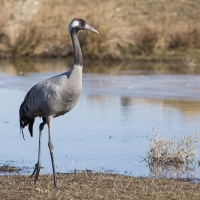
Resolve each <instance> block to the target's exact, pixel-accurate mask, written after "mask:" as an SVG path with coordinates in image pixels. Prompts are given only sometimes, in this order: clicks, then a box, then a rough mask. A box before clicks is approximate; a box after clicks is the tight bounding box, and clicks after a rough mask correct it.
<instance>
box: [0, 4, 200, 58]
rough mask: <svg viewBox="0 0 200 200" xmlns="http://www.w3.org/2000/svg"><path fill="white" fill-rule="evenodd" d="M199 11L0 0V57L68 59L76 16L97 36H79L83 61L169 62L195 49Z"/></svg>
mask: <svg viewBox="0 0 200 200" xmlns="http://www.w3.org/2000/svg"><path fill="white" fill-rule="evenodd" d="M199 10H200V4H199V1H198V0H194V1H189V2H188V1H186V0H182V1H175V2H174V1H173V0H168V1H164V0H147V1H140V0H127V1H125V2H122V1H119V0H116V1H114V0H109V1H105V0H95V1H86V0H77V1H72V0H68V1H66V0H49V1H47V0H40V1H37V0H10V1H3V0H0V11H1V12H0V57H22V56H29V57H38V56H40V57H66V56H70V55H72V53H73V50H72V46H71V41H70V37H69V34H68V30H67V28H68V24H69V23H70V21H71V20H72V19H73V18H74V17H81V18H83V19H85V20H86V21H87V22H88V24H90V25H91V26H93V27H94V28H95V29H97V30H98V31H99V32H100V35H95V34H90V33H86V32H83V33H81V34H80V40H81V44H82V46H83V53H84V57H86V58H92V59H124V58H133V57H137V56H138V55H139V56H141V55H142V56H149V55H154V57H155V56H156V57H157V55H159V56H161V57H162V56H163V54H167V55H168V56H169V57H172V58H173V56H174V54H176V52H180V51H186V50H187V51H188V50H189V51H191V50H194V49H195V50H196V49H198V50H199V48H200V26H199V17H200V12H199ZM77 13H78V14H77ZM86 34H90V35H89V36H88V35H87V36H86ZM160 52H163V53H160ZM199 52H200V51H199ZM186 53H187V54H188V52H186ZM186 53H185V54H184V56H185V55H186ZM191 59H196V57H192V58H191Z"/></svg>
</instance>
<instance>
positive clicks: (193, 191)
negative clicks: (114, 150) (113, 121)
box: [0, 173, 200, 200]
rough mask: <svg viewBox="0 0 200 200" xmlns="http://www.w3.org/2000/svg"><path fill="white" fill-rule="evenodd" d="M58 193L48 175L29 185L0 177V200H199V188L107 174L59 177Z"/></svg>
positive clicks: (23, 180)
mask: <svg viewBox="0 0 200 200" xmlns="http://www.w3.org/2000/svg"><path fill="white" fill-rule="evenodd" d="M58 183H59V189H53V178H52V176H50V175H42V176H40V181H38V182H37V184H36V185H34V184H33V180H31V179H30V178H29V177H28V176H19V175H18V176H16V175H12V176H1V177H0V196H1V199H16V200H17V199H20V200H21V199H56V200H57V199H109V200H110V199H193V200H194V199H200V185H199V184H191V183H189V182H181V181H178V180H169V179H155V178H153V179H151V178H135V177H130V176H119V175H110V174H102V173H99V174H97V173H96V174H91V173H80V174H67V175H65V174H59V175H58Z"/></svg>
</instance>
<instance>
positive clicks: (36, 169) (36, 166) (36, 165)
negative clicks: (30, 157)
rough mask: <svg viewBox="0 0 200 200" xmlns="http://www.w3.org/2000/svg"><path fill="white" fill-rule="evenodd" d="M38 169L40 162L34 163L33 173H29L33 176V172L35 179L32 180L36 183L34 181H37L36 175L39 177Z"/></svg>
mask: <svg viewBox="0 0 200 200" xmlns="http://www.w3.org/2000/svg"><path fill="white" fill-rule="evenodd" d="M40 169H41V166H40V163H38V162H37V163H36V164H35V169H34V170H33V173H32V174H31V178H32V177H33V175H34V174H35V181H34V184H35V183H36V181H38V177H39V174H40Z"/></svg>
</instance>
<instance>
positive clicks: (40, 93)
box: [19, 18, 99, 188]
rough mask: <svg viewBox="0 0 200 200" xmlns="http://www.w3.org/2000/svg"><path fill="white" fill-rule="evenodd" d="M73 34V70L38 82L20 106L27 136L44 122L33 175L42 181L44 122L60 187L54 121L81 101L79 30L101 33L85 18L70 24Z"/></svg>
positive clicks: (22, 124)
mask: <svg viewBox="0 0 200 200" xmlns="http://www.w3.org/2000/svg"><path fill="white" fill-rule="evenodd" d="M68 30H69V33H70V35H71V39H72V43H73V47H74V64H73V67H72V69H71V70H69V71H67V72H65V73H62V74H60V75H58V76H54V77H51V78H49V79H47V80H44V81H42V82H39V83H38V84H36V85H34V86H33V87H32V88H31V89H30V90H29V92H28V93H27V95H26V96H25V99H24V101H23V102H22V104H21V106H20V109H19V116H20V119H19V121H20V130H21V133H22V135H23V138H24V133H23V128H24V127H25V126H27V125H28V129H29V132H30V135H31V137H33V124H34V121H35V118H36V117H42V120H43V122H42V123H41V124H40V126H39V148H38V162H37V163H36V164H35V168H34V171H33V173H32V175H31V177H32V176H33V175H34V174H35V181H34V183H36V181H37V180H38V176H39V173H40V168H41V162H40V152H41V138H42V130H43V128H44V125H45V124H47V125H48V146H49V151H50V156H51V162H52V169H53V178H54V187H55V188H56V187H57V181H56V174H55V165H54V156H53V148H54V147H53V144H52V142H51V124H52V119H53V118H55V117H58V116H60V115H64V114H65V113H67V112H69V111H70V110H71V109H72V108H73V107H74V106H75V105H76V103H77V102H78V100H79V97H80V94H81V91H82V67H83V59H82V52H81V47H80V44H79V40H78V37H77V32H78V31H79V30H88V31H91V32H94V33H97V34H99V33H98V31H96V30H95V29H94V28H92V27H90V26H89V25H88V24H87V23H86V22H85V21H84V20H83V19H79V18H75V19H73V20H72V22H71V23H70V24H69V27H68Z"/></svg>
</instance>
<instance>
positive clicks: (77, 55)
mask: <svg viewBox="0 0 200 200" xmlns="http://www.w3.org/2000/svg"><path fill="white" fill-rule="evenodd" d="M70 35H71V38H72V43H73V46H74V64H75V65H80V66H83V57H82V52H81V47H80V43H79V40H78V37H77V30H75V29H72V30H71V32H70Z"/></svg>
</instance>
